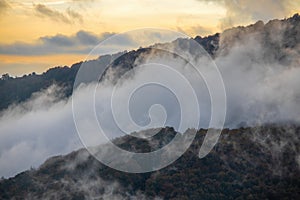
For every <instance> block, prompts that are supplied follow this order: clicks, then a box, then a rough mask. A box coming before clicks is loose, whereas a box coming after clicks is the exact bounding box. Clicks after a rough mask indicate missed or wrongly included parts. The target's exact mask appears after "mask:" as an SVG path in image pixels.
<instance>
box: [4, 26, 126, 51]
mask: <svg viewBox="0 0 300 200" xmlns="http://www.w3.org/2000/svg"><path fill="white" fill-rule="evenodd" d="M112 35H114V34H113V33H102V34H100V35H96V34H93V33H90V32H86V31H79V32H77V33H76V34H75V35H71V36H67V35H62V34H58V35H55V36H45V37H41V38H39V39H38V41H36V42H35V43H24V42H16V43H14V44H0V54H9V55H47V54H60V53H65V54H68V53H72V54H87V53H89V52H90V51H91V50H92V48H94V47H95V46H96V45H98V44H99V43H100V42H101V41H103V40H105V39H106V38H108V37H110V36H112ZM128 40H130V39H128ZM120 44H122V43H121V41H120Z"/></svg>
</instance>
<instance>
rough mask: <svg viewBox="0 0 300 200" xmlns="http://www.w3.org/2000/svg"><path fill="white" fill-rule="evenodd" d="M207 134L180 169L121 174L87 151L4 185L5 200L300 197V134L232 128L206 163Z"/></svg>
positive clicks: (139, 145) (143, 146) (163, 133)
mask: <svg viewBox="0 0 300 200" xmlns="http://www.w3.org/2000/svg"><path fill="white" fill-rule="evenodd" d="M149 131H150V132H151V131H154V130H149ZM205 133H206V130H204V129H201V130H199V131H198V132H197V135H196V137H195V140H194V141H193V143H192V145H191V146H190V148H189V149H188V150H187V151H186V152H185V153H184V154H183V156H181V157H180V158H179V159H178V160H176V161H175V162H174V163H173V164H171V165H169V166H168V167H166V168H164V169H161V170H159V171H155V172H150V173H143V174H130V173H125V172H119V171H116V170H114V169H111V168H109V167H106V166H105V165H103V164H101V163H100V162H98V161H97V160H96V159H95V158H94V157H92V156H91V155H90V154H89V153H88V152H87V151H86V150H85V149H81V150H79V151H75V152H72V153H70V154H68V155H65V156H56V157H52V158H50V159H48V160H47V161H46V162H45V163H44V164H42V165H41V166H40V167H39V168H38V169H31V170H28V171H25V172H23V173H20V174H18V175H17V176H15V177H13V178H9V179H3V180H1V181H0V199H154V198H156V199H299V198H300V193H299V191H300V134H299V133H300V127H297V126H288V125H286V126H275V125H269V126H264V127H255V128H240V129H232V130H229V129H225V130H223V131H222V135H221V138H220V140H219V142H218V144H217V145H216V146H215V148H214V149H213V150H212V151H211V152H210V154H209V155H208V156H206V157H205V158H203V159H199V158H198V151H199V148H200V145H201V144H202V141H203V138H204V136H205ZM135 134H143V133H135ZM176 134H178V133H176V132H175V131H174V129H173V128H169V127H166V128H163V129H161V130H160V131H159V132H158V134H157V135H155V137H152V138H151V139H140V138H137V137H133V136H132V135H127V136H124V137H120V138H117V139H115V140H114V143H115V144H116V145H118V146H119V147H120V148H123V149H126V150H130V151H133V150H134V151H136V152H148V151H149V150H151V151H152V150H153V149H157V148H159V147H160V146H164V145H165V144H167V143H168V142H169V141H170V140H171V139H172V138H173V137H174V136H175V135H176ZM185 134H188V133H185ZM98 148H99V149H100V150H104V148H105V146H99V147H98Z"/></svg>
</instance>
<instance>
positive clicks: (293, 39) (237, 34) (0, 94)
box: [0, 14, 300, 111]
mask: <svg viewBox="0 0 300 200" xmlns="http://www.w3.org/2000/svg"><path fill="white" fill-rule="evenodd" d="M253 35H254V36H255V37H254V38H256V39H257V40H258V41H260V43H261V44H263V45H264V48H265V50H264V51H263V52H264V55H261V56H262V57H264V59H265V60H266V61H268V62H274V61H276V62H280V63H282V64H287V65H288V64H289V62H295V59H293V58H292V56H297V55H298V54H299V44H300V16H299V15H298V14H295V15H294V16H293V17H291V18H288V19H283V20H272V21H270V22H268V23H267V24H265V25H264V24H263V22H261V21H259V22H257V23H255V24H253V25H250V26H247V27H237V28H232V29H229V30H226V31H224V32H223V33H221V34H215V35H212V36H208V37H200V36H197V37H195V38H194V40H195V41H197V42H198V43H199V44H201V45H202V46H203V48H204V49H205V50H206V51H207V52H208V53H209V54H211V55H212V57H217V56H220V55H224V54H226V52H228V51H229V50H230V49H231V48H232V47H233V46H234V44H236V43H237V42H241V41H246V40H248V39H249V37H250V36H253ZM190 40H191V39H179V40H176V41H174V42H172V43H173V44H178V45H179V46H180V45H182V47H183V48H184V46H185V45H184V44H185V43H188V42H189V41H190ZM189 50H191V51H192V49H189ZM145 51H147V48H144V49H138V50H135V51H129V52H127V53H125V54H124V55H123V56H121V57H120V58H119V59H117V60H116V61H115V62H114V63H113V64H112V67H113V66H118V67H119V68H118V69H120V67H121V68H124V69H123V70H126V69H128V68H131V67H133V63H134V61H135V59H136V58H137V57H138V56H139V54H140V53H141V52H145ZM111 60H112V56H111V55H106V56H101V57H100V58H98V59H96V60H91V61H87V65H88V66H91V68H93V67H102V68H106V67H107V65H108V64H110V62H111ZM296 62H299V61H296ZM81 63H82V62H80V63H76V64H74V65H72V66H71V67H70V68H69V67H55V68H52V69H49V70H48V71H47V72H45V73H43V74H41V75H37V74H35V73H33V74H31V75H27V76H23V77H18V78H12V77H9V76H8V75H4V76H2V78H1V79H0V99H1V101H0V111H1V110H3V109H5V108H7V107H8V106H10V105H12V104H14V103H19V102H22V101H26V100H27V99H28V98H29V97H30V96H31V95H32V94H33V93H34V92H38V91H40V90H41V89H44V88H47V87H49V86H50V85H52V84H53V83H56V84H58V85H61V86H65V87H66V90H65V91H64V95H63V96H66V97H67V96H69V95H71V94H72V86H73V83H74V79H75V76H76V73H77V71H78V69H79V67H80V65H81ZM92 78H93V77H91V80H92Z"/></svg>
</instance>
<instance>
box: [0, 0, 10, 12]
mask: <svg viewBox="0 0 300 200" xmlns="http://www.w3.org/2000/svg"><path fill="white" fill-rule="evenodd" d="M9 7H10V6H9V4H8V2H7V1H6V0H0V15H2V14H3V13H4V12H5V11H6V10H7V9H8V8H9Z"/></svg>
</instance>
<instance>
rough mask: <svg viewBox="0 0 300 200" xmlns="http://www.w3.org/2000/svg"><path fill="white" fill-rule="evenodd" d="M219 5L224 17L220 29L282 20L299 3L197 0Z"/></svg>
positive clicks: (268, 0)
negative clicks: (223, 9)
mask: <svg viewBox="0 0 300 200" xmlns="http://www.w3.org/2000/svg"><path fill="white" fill-rule="evenodd" d="M199 1H206V2H212V3H217V4H221V5H223V6H224V7H225V9H226V10H227V11H226V17H225V18H223V19H221V23H220V25H221V28H222V29H224V28H230V27H233V26H235V25H242V24H244V23H249V22H253V21H254V22H255V21H258V20H263V21H268V20H271V19H275V18H284V17H288V16H289V15H291V10H293V9H295V8H298V9H300V3H299V2H297V1H293V0H262V1H259V2H256V3H254V2H253V1H251V0H234V1H232V0H199Z"/></svg>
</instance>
